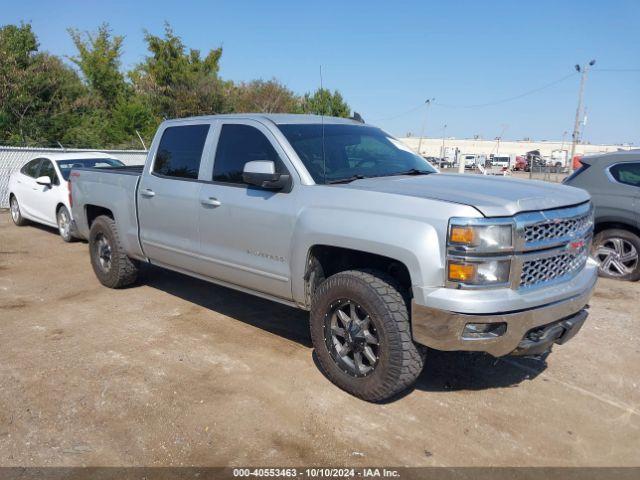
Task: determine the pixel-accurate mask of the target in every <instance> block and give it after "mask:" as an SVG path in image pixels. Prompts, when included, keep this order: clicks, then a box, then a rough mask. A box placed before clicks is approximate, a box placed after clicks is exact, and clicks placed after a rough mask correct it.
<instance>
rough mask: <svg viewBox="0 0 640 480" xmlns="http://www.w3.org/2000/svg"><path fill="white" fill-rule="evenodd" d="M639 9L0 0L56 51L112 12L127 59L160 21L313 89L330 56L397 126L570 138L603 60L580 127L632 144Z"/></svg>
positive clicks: (231, 70) (333, 77) (66, 51)
mask: <svg viewBox="0 0 640 480" xmlns="http://www.w3.org/2000/svg"><path fill="white" fill-rule="evenodd" d="M639 19H640V0H628V1H622V0H621V1H618V0H612V1H598V0H581V1H561V0H555V1H547V0H536V1H535V2H524V1H522V2H521V1H510V2H508V1H504V2H502V1H491V0H486V1H483V2H478V1H476V2H472V1H469V2H463V1H460V2H456V1H440V2H434V1H426V0H423V1H419V0H418V1H396V2H391V1H377V0H369V1H357V0H353V1H346V0H343V1H334V0H321V1H314V2H305V1H301V0H269V1H242V0H236V1H213V0H209V1H188V0H183V1H180V2H176V1H163V0H154V1H148V0H130V1H121V0H116V1H107V0H102V1H94V0H84V1H71V0H57V1H56V2H51V1H35V0H22V1H13V0H2V2H0V24H7V23H18V22H20V21H25V22H30V23H31V24H32V26H33V29H34V31H35V32H36V34H37V36H38V38H39V41H40V44H41V49H42V50H47V51H49V52H51V53H53V54H57V55H63V56H64V55H73V54H74V46H73V44H72V42H71V40H70V38H69V35H68V34H67V32H66V29H67V28H68V27H74V28H78V29H80V30H88V31H92V30H95V29H96V28H97V27H98V26H99V25H100V24H101V23H103V22H108V23H109V24H110V26H111V28H112V30H113V32H114V33H115V34H118V35H124V36H125V41H124V54H123V57H122V62H123V68H124V69H126V68H129V67H132V66H134V65H135V64H136V63H138V62H140V61H142V60H143V59H144V57H145V55H146V54H147V50H146V45H145V43H144V38H143V37H144V30H145V29H146V30H148V31H149V32H151V33H154V34H161V33H162V31H163V25H164V22H165V21H168V22H169V23H170V24H171V25H172V27H173V29H174V30H175V32H176V33H177V34H178V35H179V36H181V38H182V39H183V41H184V43H185V45H187V47H189V48H195V49H199V50H200V51H201V52H203V54H206V52H207V51H208V50H209V49H212V48H216V47H218V46H222V47H223V55H222V60H221V70H220V75H221V76H222V77H223V78H226V79H231V80H234V81H249V80H252V79H257V78H262V79H271V78H276V79H278V80H280V81H281V82H283V83H284V84H285V85H287V86H288V87H289V88H291V89H292V90H293V91H295V92H297V93H304V92H307V91H312V90H315V89H316V88H317V87H318V86H319V84H320V75H319V72H320V66H322V72H323V83H324V86H325V87H326V88H331V89H338V90H339V91H340V92H341V93H342V94H343V95H344V97H345V99H346V100H347V101H348V103H349V105H350V106H351V108H352V109H353V110H355V111H357V112H358V113H360V114H361V115H362V117H363V118H364V119H365V120H366V121H367V122H368V123H371V124H375V125H378V126H380V127H382V128H384V129H385V130H387V131H388V132H390V133H392V134H394V135H397V136H405V135H406V134H407V133H409V132H411V133H413V134H414V135H419V134H420V133H421V132H422V131H424V133H425V135H426V136H429V137H441V136H443V134H444V135H446V136H447V137H456V138H469V137H473V136H474V135H479V136H481V137H482V138H488V139H493V138H495V137H497V136H502V138H504V139H510V140H517V139H523V138H525V137H528V138H531V139H535V140H561V139H562V137H563V135H566V138H567V139H569V138H570V136H571V132H572V130H573V123H574V119H575V114H576V106H577V101H578V89H579V83H580V75H579V74H577V72H575V69H574V65H575V64H576V63H580V64H585V63H587V62H588V61H590V60H591V59H595V60H596V64H595V65H594V67H593V69H592V70H591V72H589V75H588V78H587V80H586V85H585V97H584V98H585V108H586V113H587V123H586V125H585V127H584V134H583V138H584V140H585V141H587V142H590V143H632V144H635V145H640V35H639V34H638V30H637V25H638V20H639ZM572 73H573V74H572ZM561 79H562V80H561ZM558 80H561V81H559V82H557V83H555V82H556V81H558ZM543 87H546V88H543ZM527 92H533V93H530V94H528V95H524V96H521V95H522V94H524V93H527ZM513 97H519V98H516V99H514V100H510V101H502V100H505V99H511V98H513ZM431 98H434V99H435V100H434V101H433V103H432V104H431V106H429V107H427V106H426V105H425V100H427V99H431ZM487 104H488V105H487ZM445 125H446V128H445V127H444V126H445ZM564 132H567V133H566V134H565V133H564Z"/></svg>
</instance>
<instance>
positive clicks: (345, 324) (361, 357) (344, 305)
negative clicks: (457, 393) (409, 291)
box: [310, 270, 424, 402]
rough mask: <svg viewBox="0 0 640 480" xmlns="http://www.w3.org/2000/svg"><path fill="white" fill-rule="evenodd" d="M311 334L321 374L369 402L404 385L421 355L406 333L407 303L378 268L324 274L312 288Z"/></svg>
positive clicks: (416, 368) (418, 368)
mask: <svg viewBox="0 0 640 480" xmlns="http://www.w3.org/2000/svg"><path fill="white" fill-rule="evenodd" d="M310 323H311V339H312V341H313V346H314V348H315V351H316V355H317V357H318V361H319V364H320V367H321V368H322V370H323V372H324V373H325V375H326V376H327V377H328V378H329V380H331V381H332V382H333V383H335V384H336V385H337V386H338V387H340V388H342V389H343V390H345V391H347V392H349V393H351V394H352V395H355V396H357V397H360V398H362V399H363V400H367V401H370V402H380V401H383V400H386V399H388V398H390V397H392V396H394V395H395V394H397V393H399V392H401V391H402V390H404V389H406V388H407V387H409V386H410V385H411V384H413V382H414V381H415V379H416V378H417V377H418V375H419V374H420V372H421V371H422V367H423V365H424V356H423V355H422V353H421V350H420V349H419V347H418V346H417V345H416V344H414V343H413V341H412V339H411V326H410V324H409V314H408V310H407V304H406V302H405V300H404V298H403V296H402V295H401V293H400V289H399V288H398V286H397V285H396V282H395V281H394V280H393V279H392V278H391V277H388V276H386V275H385V274H383V273H381V272H376V271H368V270H350V271H346V272H341V273H337V274H335V275H333V276H331V277H329V278H328V279H327V280H325V281H324V282H323V283H322V284H321V285H320V286H319V287H318V289H317V291H316V292H315V294H314V300H313V305H312V309H311V321H310Z"/></svg>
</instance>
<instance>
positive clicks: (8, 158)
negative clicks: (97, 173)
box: [0, 146, 147, 208]
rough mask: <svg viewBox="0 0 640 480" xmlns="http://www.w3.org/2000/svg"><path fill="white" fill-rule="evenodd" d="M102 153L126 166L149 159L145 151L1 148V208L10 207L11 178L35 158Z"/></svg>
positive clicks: (139, 163)
mask: <svg viewBox="0 0 640 480" xmlns="http://www.w3.org/2000/svg"><path fill="white" fill-rule="evenodd" d="M77 152H102V153H107V154H109V155H112V156H113V158H117V159H118V160H120V161H122V162H123V163H125V164H126V165H142V164H144V161H145V159H146V158H147V152H146V151H145V150H96V149H83V148H66V149H62V148H37V147H5V146H0V208H8V207H9V191H8V187H9V176H10V175H11V174H12V173H13V172H14V171H16V170H19V169H20V168H21V167H22V166H23V165H24V164H25V163H27V162H28V161H29V160H31V159H33V158H38V157H46V156H47V155H50V154H52V153H77Z"/></svg>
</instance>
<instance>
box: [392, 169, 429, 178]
mask: <svg viewBox="0 0 640 480" xmlns="http://www.w3.org/2000/svg"><path fill="white" fill-rule="evenodd" d="M431 173H433V172H430V171H429V170H420V169H418V168H411V169H409V170H405V171H404V172H397V173H390V174H389V176H390V177H391V176H397V175H429V174H431Z"/></svg>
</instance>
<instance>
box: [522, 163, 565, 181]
mask: <svg viewBox="0 0 640 480" xmlns="http://www.w3.org/2000/svg"><path fill="white" fill-rule="evenodd" d="M568 175H569V173H568V171H567V168H565V167H555V166H550V165H546V166H542V165H532V166H531V168H530V169H529V171H528V172H526V171H525V172H518V175H517V177H518V178H528V179H530V180H543V181H545V182H555V183H560V182H562V180H564V179H565V178H566V177H567V176H568Z"/></svg>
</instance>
